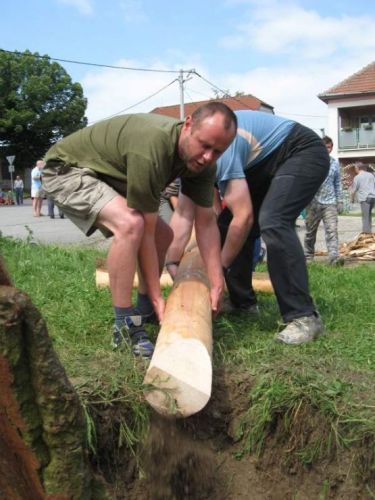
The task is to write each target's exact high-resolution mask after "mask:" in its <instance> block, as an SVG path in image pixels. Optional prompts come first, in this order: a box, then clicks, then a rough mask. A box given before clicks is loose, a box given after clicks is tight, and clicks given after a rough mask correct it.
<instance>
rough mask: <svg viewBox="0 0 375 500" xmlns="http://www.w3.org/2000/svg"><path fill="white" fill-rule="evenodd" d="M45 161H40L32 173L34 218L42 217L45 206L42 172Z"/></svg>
mask: <svg viewBox="0 0 375 500" xmlns="http://www.w3.org/2000/svg"><path fill="white" fill-rule="evenodd" d="M43 167H44V161H43V160H38V161H37V162H36V164H35V167H34V168H33V169H32V171H31V198H32V199H33V214H34V217H40V216H41V215H43V214H42V213H41V210H42V204H43V189H42V170H43Z"/></svg>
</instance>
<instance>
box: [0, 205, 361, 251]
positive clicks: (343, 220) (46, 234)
mask: <svg viewBox="0 0 375 500" xmlns="http://www.w3.org/2000/svg"><path fill="white" fill-rule="evenodd" d="M42 212H44V214H47V203H46V202H45V203H44V206H43V208H42ZM298 225H299V228H297V231H298V234H299V236H300V238H301V239H302V238H303V237H304V233H305V231H304V222H303V220H300V219H299V220H298ZM0 231H1V233H2V234H3V235H4V236H12V237H14V238H20V239H26V238H27V237H28V236H29V235H31V236H32V238H33V240H34V241H37V242H41V243H56V244H59V245H81V246H95V247H101V248H106V247H107V246H108V243H109V242H108V241H107V240H106V239H105V238H104V237H103V236H102V235H101V233H99V231H96V233H95V234H94V235H92V236H90V237H89V238H87V237H86V236H84V235H83V234H82V233H81V231H80V230H79V229H77V228H76V226H75V225H74V224H73V223H72V222H70V220H69V219H67V218H65V219H60V218H59V217H58V215H57V209H56V218H55V219H50V218H49V217H48V216H47V215H44V216H43V217H33V214H32V207H31V201H30V200H26V201H25V204H24V205H22V206H15V205H13V206H4V205H0ZM360 231H361V217H358V216H340V218H339V237H340V242H344V241H350V240H353V239H354V238H355V237H356V236H357V235H358V234H359V233H360ZM316 250H325V242H324V231H323V229H322V225H321V226H320V228H319V231H318V238H317V245H316Z"/></svg>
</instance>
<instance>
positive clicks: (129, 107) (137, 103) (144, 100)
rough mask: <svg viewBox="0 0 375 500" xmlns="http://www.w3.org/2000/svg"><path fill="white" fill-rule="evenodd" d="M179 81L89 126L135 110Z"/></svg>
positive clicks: (175, 80)
mask: <svg viewBox="0 0 375 500" xmlns="http://www.w3.org/2000/svg"><path fill="white" fill-rule="evenodd" d="M177 81H178V79H177V78H175V79H174V80H172V81H171V82H169V83H168V84H167V85H165V86H164V87H162V88H161V89H159V90H157V91H156V92H154V93H153V94H151V95H149V96H148V97H145V98H144V99H142V100H141V101H138V102H136V103H135V104H132V105H131V106H128V107H127V108H124V109H122V110H121V111H118V112H117V113H114V114H113V115H110V116H107V117H105V118H101V119H100V120H94V121H92V122H90V123H89V124H88V125H92V124H93V123H96V122H97V121H102V120H108V119H109V118H113V117H114V116H117V115H121V114H122V113H125V112H126V111H129V109H132V108H135V107H136V106H138V105H139V104H142V103H144V102H146V101H148V100H149V99H151V98H152V97H154V96H156V95H157V94H160V92H163V90H165V89H166V88H168V87H170V86H171V85H172V84H173V83H174V82H177Z"/></svg>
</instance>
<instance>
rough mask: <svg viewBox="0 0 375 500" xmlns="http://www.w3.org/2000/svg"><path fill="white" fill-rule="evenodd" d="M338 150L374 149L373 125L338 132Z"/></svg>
mask: <svg viewBox="0 0 375 500" xmlns="http://www.w3.org/2000/svg"><path fill="white" fill-rule="evenodd" d="M339 149H340V150H343V149H375V124H374V125H373V126H370V125H368V126H364V125H362V126H361V128H342V129H341V130H339Z"/></svg>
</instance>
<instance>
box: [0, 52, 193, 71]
mask: <svg viewBox="0 0 375 500" xmlns="http://www.w3.org/2000/svg"><path fill="white" fill-rule="evenodd" d="M0 51H1V52H6V53H7V54H14V55H18V54H23V55H27V56H31V57H35V58H36V59H45V58H48V59H50V60H51V61H59V62H65V63H71V64H81V65H82V66H95V67H98V68H110V69H122V70H128V71H147V72H152V73H180V71H181V70H169V69H151V68H132V67H127V66H112V65H110V64H99V63H91V62H84V61H73V60H71V59H58V58H57V57H50V56H42V55H40V54H33V53H31V52H30V53H29V54H25V53H24V52H17V51H12V50H5V49H0ZM183 72H184V73H189V72H194V70H183Z"/></svg>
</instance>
